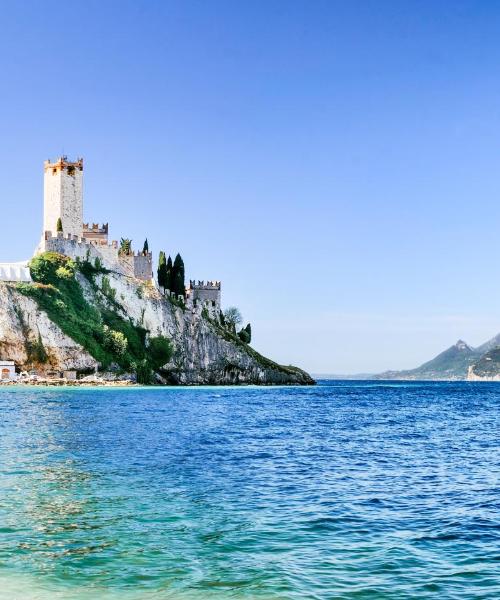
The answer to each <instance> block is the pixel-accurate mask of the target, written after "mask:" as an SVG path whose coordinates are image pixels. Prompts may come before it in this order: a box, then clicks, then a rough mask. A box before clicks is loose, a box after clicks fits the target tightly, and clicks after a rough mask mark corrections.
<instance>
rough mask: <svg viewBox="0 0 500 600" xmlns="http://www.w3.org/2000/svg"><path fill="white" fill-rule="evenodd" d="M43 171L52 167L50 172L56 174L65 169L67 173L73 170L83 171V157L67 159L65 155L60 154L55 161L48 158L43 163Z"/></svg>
mask: <svg viewBox="0 0 500 600" xmlns="http://www.w3.org/2000/svg"><path fill="white" fill-rule="evenodd" d="M43 168H44V171H45V172H47V171H49V170H50V169H52V174H53V175H56V173H58V172H59V171H64V170H66V171H67V173H68V174H69V175H71V174H72V173H74V172H75V170H78V171H83V158H77V159H76V161H71V160H68V157H67V156H66V155H64V156H60V157H59V158H58V159H57V160H56V161H55V162H51V161H50V159H49V160H46V161H44V163H43Z"/></svg>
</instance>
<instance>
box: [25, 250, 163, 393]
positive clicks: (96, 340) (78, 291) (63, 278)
mask: <svg viewBox="0 0 500 600" xmlns="http://www.w3.org/2000/svg"><path fill="white" fill-rule="evenodd" d="M30 271H31V277H32V279H33V281H34V283H20V284H18V285H17V289H18V291H19V292H21V293H22V294H24V295H25V296H29V297H30V298H33V299H34V300H35V301H36V302H37V304H38V306H39V307H40V308H41V309H42V310H44V311H45V312H46V313H47V315H48V317H49V318H50V320H51V321H53V322H54V323H55V324H56V325H58V326H59V327H60V329H61V330H62V331H63V332H64V333H65V334H66V335H67V336H69V337H70V338H71V339H73V340H74V341H75V342H77V343H78V344H80V345H81V346H83V347H84V348H85V350H87V352H88V353H89V354H91V355H92V356H93V357H94V358H95V359H96V360H97V361H99V363H101V368H102V369H106V368H108V367H109V366H110V365H111V364H112V363H116V364H118V365H119V366H120V367H121V368H122V369H123V370H125V371H133V372H135V373H136V374H137V379H138V381H139V382H140V383H149V382H150V381H151V377H152V373H153V371H155V370H157V369H158V368H159V367H160V366H162V365H163V364H165V363H166V362H168V361H169V360H170V358H171V356H172V352H173V348H172V344H171V342H170V340H167V339H166V338H164V337H163V336H158V337H157V338H149V339H148V338H147V333H148V332H147V330H146V329H144V328H143V327H140V326H138V325H136V324H134V323H133V322H132V320H127V319H125V318H123V317H122V316H121V315H119V314H118V312H117V306H116V305H115V304H114V303H113V302H108V301H107V300H106V301H105V302H97V303H96V304H95V305H93V304H90V303H89V302H87V300H86V299H85V297H84V295H83V290H82V287H81V286H80V284H79V283H78V281H77V278H76V273H77V272H80V273H81V274H82V275H84V276H85V277H86V279H87V280H88V281H89V282H90V283H91V285H92V288H93V289H94V291H96V284H95V275H96V274H97V273H98V272H99V273H100V272H101V271H100V270H99V265H95V266H94V265H91V264H90V263H89V262H88V261H80V262H75V261H72V260H71V259H70V258H68V257H67V256H64V255H62V254H58V253H56V252H45V253H43V254H41V255H39V256H36V257H35V258H33V259H32V261H31V263H30ZM103 296H104V295H103ZM97 297H98V296H97V295H96V298H97Z"/></svg>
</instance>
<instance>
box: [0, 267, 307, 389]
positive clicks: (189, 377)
mask: <svg viewBox="0 0 500 600" xmlns="http://www.w3.org/2000/svg"><path fill="white" fill-rule="evenodd" d="M106 277H107V279H108V281H109V284H110V285H111V288H113V289H114V290H115V292H114V303H115V307H116V306H117V305H119V307H120V309H119V310H120V311H121V312H122V316H124V317H125V318H127V319H132V321H133V322H134V323H135V324H137V325H141V326H142V327H144V328H145V329H147V330H148V331H149V332H150V334H151V335H152V336H157V335H165V336H167V337H168V338H170V339H171V340H172V341H173V344H174V348H175V350H174V355H173V358H172V360H171V361H170V363H169V364H168V365H165V366H164V368H163V369H162V370H161V372H160V374H159V378H160V381H163V382H164V383H173V384H184V385H200V384H209V385H223V384H264V385H265V384H312V383H314V380H313V379H311V377H310V376H309V375H308V374H307V373H305V372H304V371H302V370H300V369H297V368H294V367H284V366H280V365H278V364H276V363H273V362H272V361H270V360H267V359H265V358H264V357H262V356H261V355H259V354H258V353H257V352H255V351H254V350H253V349H252V348H249V347H248V346H246V345H244V344H242V343H238V342H237V341H236V340H234V339H231V336H230V335H226V334H225V333H224V331H223V330H222V329H220V328H218V327H217V325H216V324H215V323H214V322H211V321H210V320H208V319H207V318H206V317H205V316H204V315H203V314H202V310H201V307H200V308H194V309H185V310H183V309H182V308H180V307H179V306H176V305H174V304H172V303H171V302H170V300H168V299H166V298H165V297H163V296H162V295H161V294H160V292H159V291H158V290H157V289H156V287H155V286H154V284H152V283H151V284H150V283H147V284H146V283H143V282H140V281H138V280H137V279H134V278H131V277H127V276H124V275H123V274H120V273H109V274H107V275H106ZM79 281H80V284H81V285H82V287H83V290H84V294H85V296H86V299H87V300H88V301H89V302H91V303H94V302H96V300H97V298H96V294H100V292H98V291H96V289H97V290H98V289H99V288H100V286H101V285H102V276H98V277H97V278H96V284H97V285H96V286H95V287H92V286H90V285H89V284H88V282H87V281H86V280H85V278H84V277H82V276H79ZM100 300H101V301H102V300H103V297H102V296H100ZM37 339H40V340H41V342H42V343H43V346H44V348H45V350H46V351H47V354H48V355H49V361H48V364H47V368H51V369H59V370H63V369H76V370H78V371H86V370H91V369H93V368H95V367H96V366H98V365H97V362H96V360H95V359H94V358H93V357H92V356H90V355H89V354H88V353H87V352H86V351H85V350H84V349H83V348H82V346H80V345H79V344H77V343H76V342H74V341H73V340H72V339H71V338H69V337H68V336H66V335H65V334H64V333H63V332H62V331H61V330H60V329H59V327H57V326H56V325H55V324H54V323H53V322H52V321H50V320H49V318H48V316H47V315H46V314H45V313H44V312H43V311H41V310H40V309H39V308H38V306H37V304H36V302H35V301H33V300H31V299H30V298H27V297H25V296H23V295H21V294H20V293H19V292H17V291H16V289H15V287H14V286H12V285H9V284H5V283H2V282H0V359H3V360H15V361H16V363H17V364H18V365H19V366H21V368H23V369H26V368H29V356H28V352H27V344H26V342H28V345H29V342H31V343H33V342H35V341H36V340H37Z"/></svg>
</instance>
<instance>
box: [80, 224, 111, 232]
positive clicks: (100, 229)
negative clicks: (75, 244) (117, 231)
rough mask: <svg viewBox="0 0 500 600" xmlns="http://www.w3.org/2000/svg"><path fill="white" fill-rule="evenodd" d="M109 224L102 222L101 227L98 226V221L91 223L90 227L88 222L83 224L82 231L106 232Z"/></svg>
mask: <svg viewBox="0 0 500 600" xmlns="http://www.w3.org/2000/svg"><path fill="white" fill-rule="evenodd" d="M108 228H109V224H108V223H103V225H102V227H100V226H99V223H92V227H90V226H89V224H88V223H84V224H83V231H84V232H85V231H89V232H95V233H108Z"/></svg>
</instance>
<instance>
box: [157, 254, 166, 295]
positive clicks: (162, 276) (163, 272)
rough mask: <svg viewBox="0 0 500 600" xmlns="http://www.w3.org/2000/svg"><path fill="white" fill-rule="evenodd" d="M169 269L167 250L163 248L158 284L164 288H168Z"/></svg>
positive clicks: (159, 263)
mask: <svg viewBox="0 0 500 600" xmlns="http://www.w3.org/2000/svg"><path fill="white" fill-rule="evenodd" d="M166 271H167V263H166V262H165V252H163V250H161V251H160V256H159V257H158V285H159V286H160V287H162V288H164V289H165V288H166V287H167V286H166V275H167V273H166Z"/></svg>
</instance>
